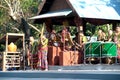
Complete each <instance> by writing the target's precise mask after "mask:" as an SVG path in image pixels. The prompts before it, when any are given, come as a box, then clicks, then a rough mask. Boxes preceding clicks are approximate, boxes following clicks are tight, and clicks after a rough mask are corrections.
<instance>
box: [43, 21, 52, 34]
mask: <svg viewBox="0 0 120 80" xmlns="http://www.w3.org/2000/svg"><path fill="white" fill-rule="evenodd" d="M45 25H46V29H47V31H48V32H50V33H51V32H52V29H53V25H52V21H51V19H47V20H45Z"/></svg>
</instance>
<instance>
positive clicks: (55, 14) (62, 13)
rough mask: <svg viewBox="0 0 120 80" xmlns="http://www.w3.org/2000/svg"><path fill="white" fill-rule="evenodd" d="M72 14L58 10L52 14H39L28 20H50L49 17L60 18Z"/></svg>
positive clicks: (68, 11)
mask: <svg viewBox="0 0 120 80" xmlns="http://www.w3.org/2000/svg"><path fill="white" fill-rule="evenodd" d="M71 12H72V10H60V11H54V12H49V13H46V14H41V15H38V16H35V17H32V18H29V19H41V18H50V17H60V16H67V15H69V14H70V13H71Z"/></svg>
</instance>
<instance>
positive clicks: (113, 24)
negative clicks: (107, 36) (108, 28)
mask: <svg viewBox="0 0 120 80" xmlns="http://www.w3.org/2000/svg"><path fill="white" fill-rule="evenodd" d="M116 27H117V23H115V22H113V23H112V29H113V31H115V29H116Z"/></svg>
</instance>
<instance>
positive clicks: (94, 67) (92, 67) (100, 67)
mask: <svg viewBox="0 0 120 80" xmlns="http://www.w3.org/2000/svg"><path fill="white" fill-rule="evenodd" d="M49 70H120V64H111V65H109V64H77V65H71V66H49Z"/></svg>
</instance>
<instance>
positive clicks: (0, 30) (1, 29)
mask: <svg viewBox="0 0 120 80" xmlns="http://www.w3.org/2000/svg"><path fill="white" fill-rule="evenodd" d="M6 1H8V2H9V1H11V2H10V3H12V1H15V0H6ZM19 1H20V6H19V7H20V8H21V9H22V11H23V14H24V18H25V19H26V21H28V22H29V23H32V21H30V20H28V18H29V17H31V16H35V15H36V14H37V12H38V5H39V4H40V2H41V0H19ZM19 26H20V24H19V23H17V22H16V21H14V20H13V19H12V18H11V17H10V15H9V6H8V5H7V4H6V2H5V0H0V36H2V35H3V34H5V33H7V32H22V31H20V30H19ZM36 27H37V28H38V27H40V26H39V25H37V26H36ZM31 31H32V34H34V35H35V34H36V31H35V30H34V29H32V28H31Z"/></svg>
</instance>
